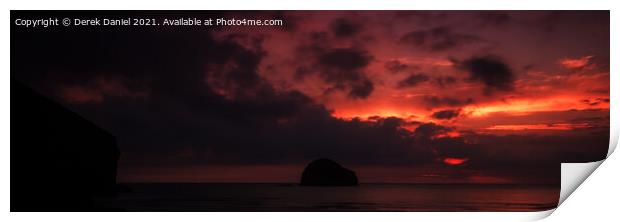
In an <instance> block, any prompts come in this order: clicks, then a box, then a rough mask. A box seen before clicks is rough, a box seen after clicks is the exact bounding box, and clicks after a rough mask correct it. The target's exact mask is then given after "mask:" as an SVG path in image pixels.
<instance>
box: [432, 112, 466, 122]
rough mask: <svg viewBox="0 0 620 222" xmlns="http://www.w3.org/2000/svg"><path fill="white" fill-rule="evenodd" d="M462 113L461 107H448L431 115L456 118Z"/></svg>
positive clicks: (438, 117)
mask: <svg viewBox="0 0 620 222" xmlns="http://www.w3.org/2000/svg"><path fill="white" fill-rule="evenodd" d="M460 114H461V110H459V109H448V110H441V111H437V112H434V113H433V114H432V115H431V117H433V118H435V119H446V120H449V119H454V118H456V117H458V116H459V115H460Z"/></svg>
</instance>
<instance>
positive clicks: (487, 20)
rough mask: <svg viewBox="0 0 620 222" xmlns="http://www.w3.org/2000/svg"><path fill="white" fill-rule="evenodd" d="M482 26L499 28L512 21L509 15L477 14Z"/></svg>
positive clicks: (494, 12) (487, 12)
mask: <svg viewBox="0 0 620 222" xmlns="http://www.w3.org/2000/svg"><path fill="white" fill-rule="evenodd" d="M477 17H478V19H480V24H481V25H483V26H501V25H505V24H507V23H509V22H510V21H511V20H512V17H510V15H509V14H507V13H503V12H498V11H484V12H480V13H478V14H477Z"/></svg>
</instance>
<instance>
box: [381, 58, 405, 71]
mask: <svg viewBox="0 0 620 222" xmlns="http://www.w3.org/2000/svg"><path fill="white" fill-rule="evenodd" d="M407 68H409V65H407V64H404V63H401V62H400V61H398V60H390V61H387V62H385V69H387V70H388V71H389V72H391V73H398V72H401V71H404V70H406V69H407Z"/></svg>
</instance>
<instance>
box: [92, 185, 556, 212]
mask: <svg viewBox="0 0 620 222" xmlns="http://www.w3.org/2000/svg"><path fill="white" fill-rule="evenodd" d="M127 186H129V187H130V188H131V190H132V192H130V193H123V194H120V195H119V196H117V197H115V198H111V199H102V200H101V202H102V203H103V204H104V205H106V206H109V207H112V208H115V209H119V210H127V211H542V210H548V209H551V208H554V207H556V206H557V203H558V198H559V187H558V186H541V185H462V184H461V185H415V184H361V185H360V186H358V187H300V186H297V185H292V184H214V183H211V184H199V183H195V184H128V185H127Z"/></svg>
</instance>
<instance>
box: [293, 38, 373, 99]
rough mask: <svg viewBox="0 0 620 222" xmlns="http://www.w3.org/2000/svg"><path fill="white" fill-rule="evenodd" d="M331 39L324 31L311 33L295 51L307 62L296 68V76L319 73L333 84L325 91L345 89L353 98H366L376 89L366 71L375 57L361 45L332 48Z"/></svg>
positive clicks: (331, 91) (302, 77) (300, 58)
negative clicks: (305, 41)
mask: <svg viewBox="0 0 620 222" xmlns="http://www.w3.org/2000/svg"><path fill="white" fill-rule="evenodd" d="M331 41H333V39H330V38H329V36H328V35H327V34H326V33H324V32H313V33H311V34H310V35H309V36H308V42H307V43H304V44H301V45H300V46H299V47H298V48H297V50H296V52H297V59H298V60H299V61H304V63H305V64H304V65H300V66H298V68H297V69H296V71H295V72H296V73H295V76H296V78H297V79H299V80H303V79H304V77H305V76H308V75H317V76H319V77H320V78H321V79H322V80H323V81H325V83H327V84H329V85H330V86H329V88H327V89H326V90H325V94H330V93H333V92H336V91H345V92H347V95H348V97H349V98H351V99H366V98H367V97H368V96H370V95H371V94H372V92H373V91H374V88H375V87H374V83H373V81H372V80H371V79H370V78H368V76H367V74H366V72H365V71H366V70H365V69H366V67H367V66H368V65H369V64H370V62H372V61H373V60H374V57H373V56H372V55H371V54H370V53H369V52H368V51H367V50H365V49H363V48H362V47H361V46H351V47H333V46H332V43H331Z"/></svg>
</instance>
